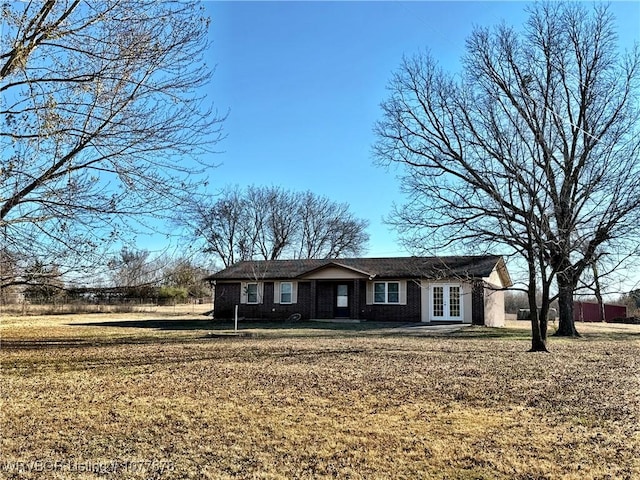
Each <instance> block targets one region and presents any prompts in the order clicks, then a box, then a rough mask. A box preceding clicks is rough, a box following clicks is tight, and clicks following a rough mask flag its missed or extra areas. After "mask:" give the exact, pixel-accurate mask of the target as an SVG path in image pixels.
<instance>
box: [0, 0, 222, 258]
mask: <svg viewBox="0 0 640 480" xmlns="http://www.w3.org/2000/svg"><path fill="white" fill-rule="evenodd" d="M2 23H3V29H2V37H1V43H0V80H1V84H0V94H1V95H2V105H1V107H0V109H1V112H2V116H1V118H0V138H1V139H2V164H1V166H0V235H2V241H3V244H4V245H5V246H6V248H7V249H8V250H9V251H11V252H12V253H13V254H14V255H16V256H22V257H26V258H29V257H38V258H41V259H42V260H43V261H49V260H51V259H52V258H56V261H57V263H59V264H61V265H69V267H67V268H73V266H71V263H70V262H71V260H70V258H71V257H73V258H79V257H84V258H85V259H87V258H89V257H90V256H91V255H92V254H95V253H96V252H102V251H103V250H104V248H105V247H108V246H109V244H110V242H111V241H113V240H114V239H117V238H120V237H122V236H123V234H125V233H126V232H128V231H130V229H131V228H132V227H131V222H130V219H131V218H139V219H140V221H142V222H144V221H145V220H149V219H150V218H154V217H163V216H165V215H167V214H168V213H173V211H174V210H175V209H176V208H177V206H179V205H180V204H181V203H182V202H183V199H184V198H185V197H188V196H189V195H190V194H191V193H192V192H193V191H194V190H195V189H197V188H198V183H197V181H196V179H198V178H204V177H202V176H198V175H197V174H200V173H202V172H203V171H204V169H205V168H206V167H207V166H210V165H209V164H208V162H207V161H206V160H204V159H205V154H207V153H208V151H209V148H210V147H211V146H212V145H213V144H214V143H215V142H216V141H218V140H219V138H220V121H221V119H220V117H218V116H217V115H216V114H215V112H213V111H212V107H211V105H208V104H207V102H205V101H204V99H203V98H201V96H200V94H199V93H198V89H199V88H200V87H202V86H203V85H205V84H206V83H207V82H208V80H209V78H210V76H211V69H210V68H208V67H207V66H206V65H205V63H204V61H203V53H204V52H205V51H206V49H207V47H208V44H207V30H208V25H209V20H208V19H207V18H205V17H204V16H203V14H202V11H201V8H200V7H199V6H198V5H197V4H196V3H194V2H164V1H163V2H157V1H155V0H148V1H147V0H105V1H100V2H86V1H80V0H60V1H54V0H49V1H43V2H8V3H5V4H4V5H3V7H2ZM66 257H68V258H66Z"/></svg>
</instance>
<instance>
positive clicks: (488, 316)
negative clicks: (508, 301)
mask: <svg viewBox="0 0 640 480" xmlns="http://www.w3.org/2000/svg"><path fill="white" fill-rule="evenodd" d="M483 280H484V282H485V288H484V324H485V325H486V326H487V327H504V325H505V315H504V291H502V290H494V289H493V288H491V287H495V288H502V287H503V284H502V279H501V278H500V274H499V273H498V270H497V269H496V268H494V269H493V271H492V272H491V275H489V276H488V277H485V278H483Z"/></svg>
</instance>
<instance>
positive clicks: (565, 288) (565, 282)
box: [555, 274, 580, 337]
mask: <svg viewBox="0 0 640 480" xmlns="http://www.w3.org/2000/svg"><path fill="white" fill-rule="evenodd" d="M575 287H576V284H575V282H573V281H571V279H570V278H568V276H567V275H565V274H561V275H558V330H557V331H556V333H555V336H557V337H579V336H580V334H579V333H578V332H577V330H576V326H575V322H574V320H573V292H574V290H575Z"/></svg>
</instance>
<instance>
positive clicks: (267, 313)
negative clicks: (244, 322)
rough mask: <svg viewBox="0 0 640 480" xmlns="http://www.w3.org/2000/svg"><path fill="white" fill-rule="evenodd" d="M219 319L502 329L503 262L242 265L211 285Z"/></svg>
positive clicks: (448, 260)
mask: <svg viewBox="0 0 640 480" xmlns="http://www.w3.org/2000/svg"><path fill="white" fill-rule="evenodd" d="M206 280H208V281H209V282H210V283H211V285H212V286H213V288H214V316H215V318H233V317H234V315H235V308H236V305H237V306H238V316H239V317H241V318H244V319H252V320H285V319H287V318H289V317H290V316H291V315H294V314H298V315H299V316H300V317H301V318H302V319H303V320H314V319H318V320H320V319H351V320H362V321H364V320H368V321H399V322H424V323H432V324H433V323H458V322H459V323H470V324H474V325H487V326H503V325H504V321H505V314H504V291H503V290H501V289H503V288H506V287H509V286H511V284H512V283H511V279H510V277H509V273H508V271H507V268H506V265H505V262H504V259H503V258H502V257H501V256H494V255H483V256H452V257H396V258H339V259H304V260H302V259H301V260H262V261H242V262H238V263H235V264H234V265H231V266H230V267H228V268H225V269H224V270H221V271H219V272H217V273H215V274H213V275H211V276H209V277H207V279H206Z"/></svg>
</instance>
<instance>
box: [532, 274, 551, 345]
mask: <svg viewBox="0 0 640 480" xmlns="http://www.w3.org/2000/svg"><path fill="white" fill-rule="evenodd" d="M532 272H535V270H531V271H530V272H529V279H530V280H531V281H532V283H529V293H528V295H529V318H530V319H531V350H529V351H530V352H548V350H547V345H546V340H547V338H546V330H547V326H546V318H545V321H544V322H540V320H539V319H538V318H539V317H538V305H537V301H536V288H535V276H534V274H533V273H532ZM532 285H534V286H533V287H532ZM541 323H544V328H541Z"/></svg>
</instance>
